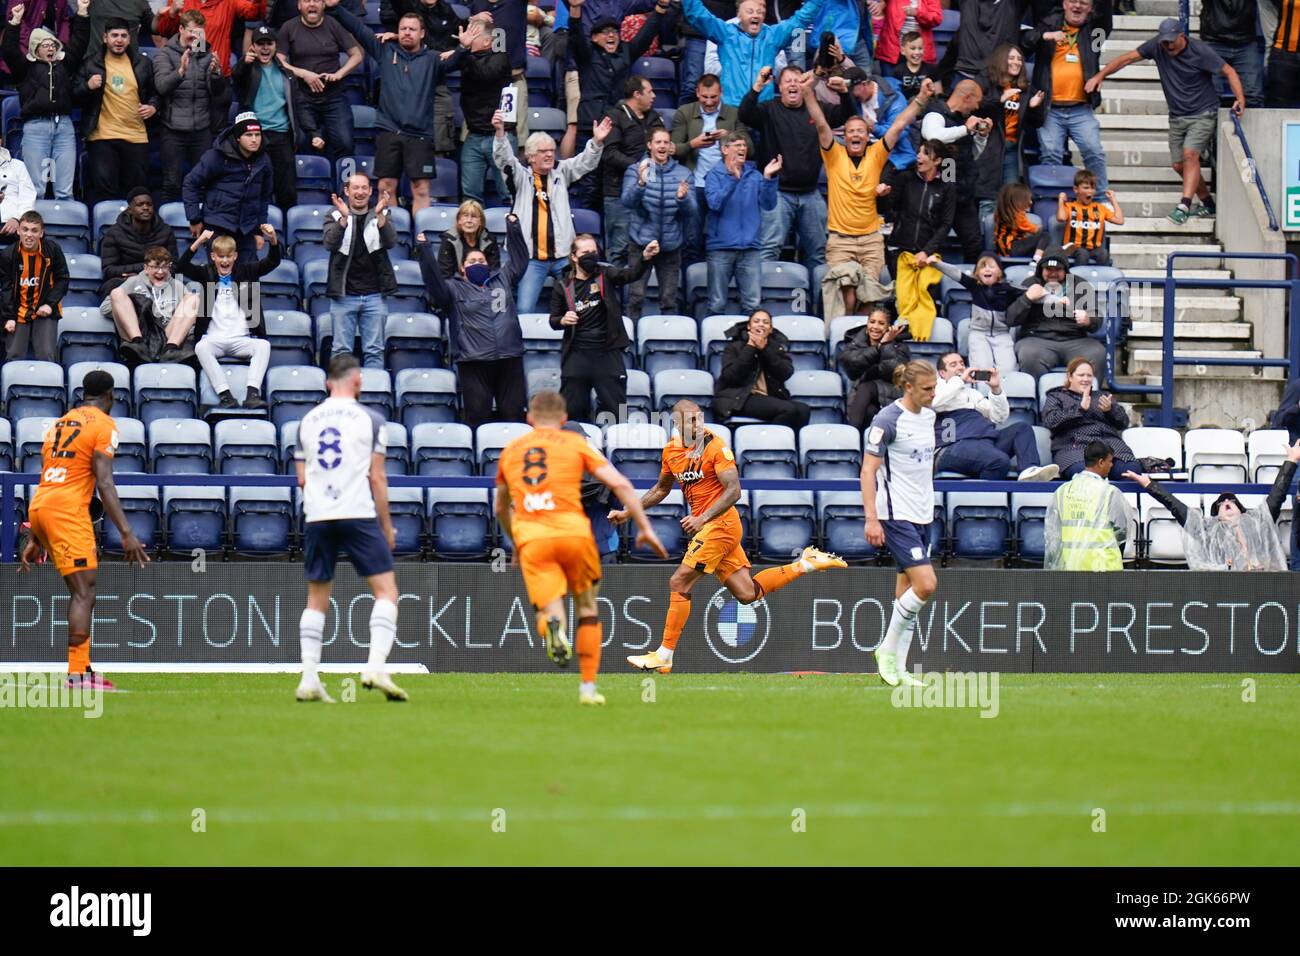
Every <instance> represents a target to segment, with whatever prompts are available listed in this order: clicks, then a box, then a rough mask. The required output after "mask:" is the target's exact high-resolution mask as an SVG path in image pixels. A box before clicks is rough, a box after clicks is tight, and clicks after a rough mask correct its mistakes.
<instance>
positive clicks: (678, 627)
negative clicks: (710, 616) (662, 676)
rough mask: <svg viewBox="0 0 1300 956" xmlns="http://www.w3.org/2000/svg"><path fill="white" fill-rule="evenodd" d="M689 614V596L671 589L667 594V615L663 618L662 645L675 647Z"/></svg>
mask: <svg viewBox="0 0 1300 956" xmlns="http://www.w3.org/2000/svg"><path fill="white" fill-rule="evenodd" d="M690 616H691V596H690V595H689V594H678V593H677V592H676V591H673V592H672V593H670V594H669V595H668V616H667V618H665V619H664V642H663V643H664V647H666V648H668V650H670V651H673V650H676V649H677V639H678V638H679V637H681V636H682V629H683V628H685V627H686V622H687V621H688V620H689V619H690Z"/></svg>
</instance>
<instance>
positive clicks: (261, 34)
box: [253, 23, 275, 43]
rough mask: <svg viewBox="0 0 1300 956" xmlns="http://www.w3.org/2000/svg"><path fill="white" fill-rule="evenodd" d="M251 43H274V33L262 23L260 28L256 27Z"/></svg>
mask: <svg viewBox="0 0 1300 956" xmlns="http://www.w3.org/2000/svg"><path fill="white" fill-rule="evenodd" d="M253 42H254V43H274V42H275V31H274V30H272V29H271V28H270V27H268V26H267V25H266V24H265V23H263V24H262V25H261V26H260V27H258V28H257V29H256V30H254V31H253Z"/></svg>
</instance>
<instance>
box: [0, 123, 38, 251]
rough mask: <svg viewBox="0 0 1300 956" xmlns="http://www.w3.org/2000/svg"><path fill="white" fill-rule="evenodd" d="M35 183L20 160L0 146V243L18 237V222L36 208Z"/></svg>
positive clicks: (5, 243)
mask: <svg viewBox="0 0 1300 956" xmlns="http://www.w3.org/2000/svg"><path fill="white" fill-rule="evenodd" d="M36 198H37V192H36V185H35V184H34V183H33V182H32V177H31V175H30V174H29V173H28V172H27V167H26V166H24V165H23V162H22V160H20V159H14V158H13V157H12V156H11V155H10V154H9V150H8V149H6V148H5V147H4V146H0V245H8V244H9V243H11V242H14V241H15V240H16V239H17V238H18V222H19V220H20V219H22V217H23V214H24V213H28V212H31V211H32V210H33V209H35V208H36Z"/></svg>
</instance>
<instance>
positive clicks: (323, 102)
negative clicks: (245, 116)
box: [241, 0, 365, 162]
mask: <svg viewBox="0 0 1300 956" xmlns="http://www.w3.org/2000/svg"><path fill="white" fill-rule="evenodd" d="M298 12H299V14H300V15H299V16H298V18H297V19H295V20H290V21H289V22H288V23H286V24H285V25H284V26H282V27H280V34H279V47H280V49H279V51H278V52H277V53H276V56H277V57H278V58H279V60H280V64H281V65H282V66H284V67H286V68H287V69H288V70H289V72H290V73H292V74H293V75H294V76H295V77H296V78H297V80H298V88H297V89H296V90H294V98H295V99H296V100H297V104H298V108H299V110H301V111H302V112H303V113H305V114H307V115H308V116H309V117H310V118H311V119H310V123H311V125H312V126H314V127H315V128H316V130H317V136H316V137H314V138H312V139H311V140H310V142H309V144H308V145H310V146H311V148H312V149H314V150H316V151H317V152H323V153H324V154H325V155H326V156H328V157H329V158H330V161H331V162H337V161H338V160H339V159H340V158H341V157H343V156H351V155H352V107H351V105H350V104H349V103H348V100H347V97H345V96H344V95H343V79H344V78H345V77H346V76H347V75H348V74H349V73H351V72H352V71H353V70H355V69H356V68H357V67H359V66H360V65H361V63H362V61H363V60H365V54H364V53H363V52H362V51H361V45H360V44H359V43H357V41H356V40H355V39H354V38H353V37H352V36H351V34H349V33H348V31H347V30H345V29H343V26H342V24H340V23H339V21H338V20H336V19H334V18H333V17H327V16H325V0H298ZM342 53H346V54H347V56H348V58H347V62H345V63H344V64H343V65H342V66H339V55H340V54H342ZM241 105H242V104H241ZM317 139H319V140H320V141H321V145H317Z"/></svg>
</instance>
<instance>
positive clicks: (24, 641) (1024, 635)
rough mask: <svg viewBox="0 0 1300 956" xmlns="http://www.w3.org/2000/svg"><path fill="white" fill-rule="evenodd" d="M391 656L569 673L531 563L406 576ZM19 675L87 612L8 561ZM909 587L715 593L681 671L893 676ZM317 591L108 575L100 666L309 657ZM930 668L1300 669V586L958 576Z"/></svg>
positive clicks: (208, 571)
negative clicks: (302, 638)
mask: <svg viewBox="0 0 1300 956" xmlns="http://www.w3.org/2000/svg"><path fill="white" fill-rule="evenodd" d="M671 572H672V568H671V567H668V566H641V567H629V566H618V567H609V568H607V569H606V577H605V580H604V582H603V584H602V589H601V597H600V613H601V619H602V621H603V623H604V628H605V665H604V666H605V669H607V670H619V669H622V668H624V667H625V666H626V665H625V664H624V663H623V660H622V657H623V655H624V654H628V653H633V652H642V651H645V650H646V649H647V648H653V647H657V646H658V641H659V635H660V631H661V628H662V625H663V618H664V612H665V610H666V608H667V606H668V604H667V602H668V590H667V583H668V576H669V575H670V574H671ZM397 574H398V584H399V586H400V588H401V592H402V597H401V604H400V606H399V611H400V618H399V621H398V633H397V646H396V647H395V648H394V650H393V654H392V658H391V659H392V660H394V661H398V662H404V663H420V664H424V665H425V666H426V667H428V668H429V669H430V670H433V671H545V670H549V669H551V665H550V664H549V663H548V662H547V660H546V656H545V654H544V652H543V650H542V648H541V645H540V643H539V641H538V639H537V638H536V637H535V636H534V635H533V634H532V627H533V615H532V610H531V608H530V607H529V605H528V602H527V598H526V596H525V594H524V589H523V583H522V580H521V578H520V576H519V572H518V570H517V569H516V568H512V567H503V568H502V569H501V570H498V571H494V570H493V569H492V568H491V567H490V566H488V565H468V564H441V565H430V564H421V565H406V566H403V565H398V570H397ZM0 581H3V582H4V585H3V587H0V662H8V663H20V662H22V663H26V662H58V661H62V660H64V659H65V651H64V645H65V642H66V624H65V619H66V612H67V603H68V598H67V594H66V591H65V590H64V587H63V583H62V581H61V580H60V579H59V578H58V577H57V576H56V575H55V573H54V571H53V570H52V569H51V568H49V567H41V568H38V569H36V570H34V571H33V573H32V574H29V575H21V576H19V575H17V574H15V573H14V568H13V566H6V567H0ZM893 589H894V574H893V572H892V571H888V570H881V569H861V568H853V569H850V570H847V571H833V572H830V573H826V574H816V575H811V576H809V577H805V578H802V579H800V580H798V581H796V582H794V583H793V584H791V585H790V586H789V587H787V588H785V589H784V590H782V591H781V592H779V593H778V594H775V595H773V596H772V597H771V598H770V599H768V600H767V601H764V602H760V603H759V604H755V605H751V606H748V607H746V606H744V605H740V604H738V603H737V602H736V601H735V600H734V599H733V598H732V597H731V595H730V594H729V593H728V592H727V591H726V590H724V589H722V588H721V587H720V586H719V585H718V584H717V582H716V581H714V580H712V579H702V580H701V581H700V582H699V584H698V585H697V586H696V590H695V601H694V605H695V606H694V610H693V613H692V615H691V619H690V622H689V624H688V625H687V627H686V630H685V632H684V633H683V635H682V639H681V643H680V644H679V645H678V650H677V655H676V658H675V661H674V665H675V669H676V670H679V671H685V672H697V673H698V672H709V671H765V672H779V671H795V670H818V671H838V672H857V671H871V670H874V669H875V668H874V664H873V662H872V659H871V651H873V650H874V649H875V648H876V646H877V645H878V644H879V642H880V640H881V637H882V635H883V633H884V628H885V625H886V623H887V622H888V619H889V613H890V608H891V605H892V601H893ZM305 593H306V588H305V585H304V582H303V577H302V568H301V567H300V566H298V565H295V564H208V565H207V566H206V568H205V570H203V571H196V570H194V569H193V568H192V567H191V566H190V565H188V564H185V563H180V562H178V563H173V564H154V565H150V566H149V567H148V568H147V569H145V570H138V569H131V568H127V567H125V566H123V565H121V564H106V565H104V566H101V568H100V570H99V586H98V603H97V604H96V609H95V626H94V633H93V637H92V640H93V642H94V643H93V648H94V660H95V662H96V663H97V665H100V666H102V667H103V668H104V669H110V668H111V665H112V664H113V663H123V662H140V663H220V664H246V663H259V664H267V663H294V662H297V661H298V659H299V657H298V617H299V615H300V614H301V613H302V608H303V600H304V597H305ZM370 606H371V599H370V595H369V592H368V591H367V590H366V587H365V584H364V582H363V581H360V580H358V579H357V578H356V577H355V575H354V574H353V573H352V571H351V569H344V570H342V571H341V574H340V577H339V579H338V581H337V582H336V583H335V590H334V601H333V606H332V608H331V611H330V614H329V616H328V618H327V621H326V625H325V651H324V655H323V658H324V660H325V661H326V662H329V663H355V664H358V665H359V664H361V663H363V662H364V661H365V658H366V646H367V642H368V636H367V621H368V619H369V616H370ZM910 660H911V662H912V663H920V664H921V665H923V666H924V667H925V668H926V669H960V670H996V671H1048V672H1051V671H1058V672H1059V671H1097V672H1106V671H1244V672H1296V671H1300V576H1297V575H1294V574H1228V573H1223V574H1213V573H1192V572H1189V571H1164V572H1160V571H1154V572H1136V571H1133V572H1130V571H1126V572H1123V573H1117V574H1053V573H1047V572H1043V571H1002V570H995V571H972V570H951V571H941V572H940V574H939V591H938V593H937V595H936V596H935V599H934V600H933V601H931V603H930V604H929V605H928V606H927V607H926V608H925V609H924V611H923V612H922V613H921V620H920V633H919V634H918V635H917V638H916V641H915V643H914V644H913V651H912V654H911V658H910Z"/></svg>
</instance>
